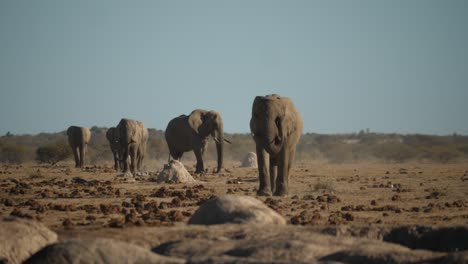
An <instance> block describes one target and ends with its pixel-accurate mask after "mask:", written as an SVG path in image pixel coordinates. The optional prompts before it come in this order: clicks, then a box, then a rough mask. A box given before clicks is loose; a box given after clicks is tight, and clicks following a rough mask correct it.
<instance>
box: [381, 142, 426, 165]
mask: <svg viewBox="0 0 468 264" xmlns="http://www.w3.org/2000/svg"><path fill="white" fill-rule="evenodd" d="M372 152H373V154H374V156H375V157H377V158H379V159H382V160H387V161H394V162H404V161H408V160H410V159H414V158H415V157H417V155H418V152H417V150H416V149H414V148H412V147H410V146H408V145H406V144H403V143H398V142H385V143H382V144H378V145H376V146H374V148H373V150H372Z"/></svg>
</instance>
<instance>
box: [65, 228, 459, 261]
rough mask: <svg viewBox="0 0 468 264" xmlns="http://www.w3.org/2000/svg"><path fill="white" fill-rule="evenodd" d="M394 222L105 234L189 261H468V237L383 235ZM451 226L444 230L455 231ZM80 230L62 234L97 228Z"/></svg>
mask: <svg viewBox="0 0 468 264" xmlns="http://www.w3.org/2000/svg"><path fill="white" fill-rule="evenodd" d="M394 228H395V227H393V226H382V225H367V226H351V225H346V226H329V227H326V226H296V225H265V224H260V225H251V224H245V225H244V224H224V225H211V226H206V225H176V226H172V227H138V228H124V229H114V228H113V229H105V230H101V234H100V235H102V236H105V237H109V238H113V239H119V240H121V241H122V240H123V241H131V242H132V243H133V244H138V245H142V246H143V247H145V248H152V249H153V252H155V253H158V254H162V255H165V256H171V257H176V258H183V259H185V260H186V261H187V262H189V263H231V264H232V263H406V264H407V263H414V264H415V263H433V264H435V263H437V264H441V263H444V264H445V263H460V264H466V263H468V250H465V251H460V250H459V251H458V252H453V251H455V249H462V248H463V245H464V241H460V240H458V239H457V240H456V241H451V244H452V245H451V246H452V247H453V248H452V247H451V248H452V250H450V252H440V251H429V250H421V249H410V248H408V247H405V246H402V245H397V244H394V243H388V242H384V241H382V240H381V239H382V237H383V236H386V234H389V232H390V231H391V230H392V229H394ZM447 228H450V227H447ZM447 228H441V229H439V231H440V232H445V231H449V230H448V229H447ZM461 228H463V229H465V230H466V229H468V225H464V226H461V227H457V231H462V232H463V230H462V229H461ZM421 230H422V229H421ZM422 231H424V230H422ZM75 232H76V233H74V234H73V233H70V232H66V233H63V234H61V236H62V237H63V235H67V236H68V237H76V236H79V237H95V236H96V230H75ZM431 232H432V231H431ZM450 232H451V231H450ZM424 233H425V231H424ZM330 234H334V235H330ZM420 234H421V232H420ZM71 235H72V236H71ZM373 238H378V239H373ZM427 239H431V238H429V237H428V238H427Z"/></svg>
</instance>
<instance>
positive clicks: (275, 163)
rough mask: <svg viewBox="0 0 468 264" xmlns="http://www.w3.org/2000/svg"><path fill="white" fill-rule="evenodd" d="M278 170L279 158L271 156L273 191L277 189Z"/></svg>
mask: <svg viewBox="0 0 468 264" xmlns="http://www.w3.org/2000/svg"><path fill="white" fill-rule="evenodd" d="M277 172H278V159H277V158H276V157H275V158H271V157H270V184H271V191H272V192H274V191H275V187H276V175H277Z"/></svg>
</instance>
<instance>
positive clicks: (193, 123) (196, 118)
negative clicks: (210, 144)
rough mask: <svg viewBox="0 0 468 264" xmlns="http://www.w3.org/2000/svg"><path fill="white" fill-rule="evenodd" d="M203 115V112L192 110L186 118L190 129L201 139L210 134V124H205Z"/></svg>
mask: <svg viewBox="0 0 468 264" xmlns="http://www.w3.org/2000/svg"><path fill="white" fill-rule="evenodd" d="M205 114H206V112H205V111H203V110H200V109H197V110H193V111H192V113H191V114H190V115H189V118H188V123H189V125H190V127H191V128H192V129H193V131H195V133H196V134H197V135H200V136H201V137H207V136H208V135H209V134H210V129H209V126H210V124H209V122H207V120H206V115H205Z"/></svg>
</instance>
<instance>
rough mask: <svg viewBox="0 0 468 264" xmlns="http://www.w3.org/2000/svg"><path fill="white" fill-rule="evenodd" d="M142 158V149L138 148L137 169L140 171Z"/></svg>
mask: <svg viewBox="0 0 468 264" xmlns="http://www.w3.org/2000/svg"><path fill="white" fill-rule="evenodd" d="M143 158H144V155H143V151H142V150H140V151H139V152H138V171H140V172H141V171H142V170H143Z"/></svg>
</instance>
